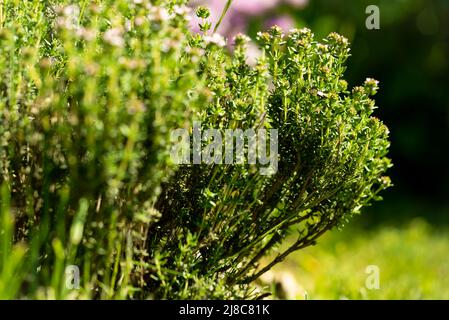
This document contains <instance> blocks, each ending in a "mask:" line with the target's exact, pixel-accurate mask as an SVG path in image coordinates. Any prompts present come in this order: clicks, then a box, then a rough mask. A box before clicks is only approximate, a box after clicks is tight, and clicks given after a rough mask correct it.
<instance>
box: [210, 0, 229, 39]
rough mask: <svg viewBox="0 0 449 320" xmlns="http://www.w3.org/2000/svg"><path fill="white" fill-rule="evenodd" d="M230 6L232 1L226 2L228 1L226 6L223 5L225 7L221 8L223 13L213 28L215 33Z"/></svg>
mask: <svg viewBox="0 0 449 320" xmlns="http://www.w3.org/2000/svg"><path fill="white" fill-rule="evenodd" d="M231 4H232V0H228V1H227V2H226V5H225V7H224V8H223V11H222V12H221V16H220V19H219V20H218V22H217V24H216V25H215V27H214V32H217V30H218V27H219V26H220V24H221V22H222V21H223V19H224V17H225V15H226V13H227V12H228V10H229V7H231Z"/></svg>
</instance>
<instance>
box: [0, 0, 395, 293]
mask: <svg viewBox="0 0 449 320" xmlns="http://www.w3.org/2000/svg"><path fill="white" fill-rule="evenodd" d="M61 2H62V1H55V2H54V3H51V2H50V1H47V2H40V1H27V2H21V3H20V4H19V5H13V4H11V3H10V2H6V4H4V5H3V7H2V9H3V12H5V14H3V15H2V20H1V21H0V42H1V46H0V53H1V54H0V74H1V78H0V171H1V175H0V184H1V186H2V189H1V190H2V192H1V197H0V202H1V210H0V212H1V215H0V217H1V220H2V223H1V225H0V228H1V231H2V232H1V233H0V244H1V247H0V297H6V298H12V297H24V296H26V297H31V298H36V297H37V298H70V297H71V298H147V297H153V298H255V297H257V295H258V293H257V292H256V291H254V288H253V287H252V285H251V283H252V282H253V280H255V279H257V278H258V277H259V276H260V275H261V274H263V273H264V272H265V271H267V270H268V269H270V268H271V267H272V266H273V265H274V264H276V263H278V262H280V261H282V260H283V258H285V257H286V255H288V254H289V253H291V252H293V251H295V250H298V249H301V248H304V247H306V246H309V245H312V244H314V243H315V241H316V239H317V238H318V237H319V236H320V235H322V234H323V233H324V232H326V231H327V230H330V229H332V228H333V227H336V226H341V225H343V224H344V223H345V222H346V221H348V219H349V218H350V217H351V216H352V215H354V214H358V213H359V212H360V209H361V208H362V207H363V206H366V205H368V204H369V203H370V201H371V200H373V199H374V200H376V199H378V198H379V196H378V194H379V192H380V191H382V190H383V189H385V188H386V187H388V186H389V184H390V182H389V179H388V178H386V177H383V174H384V172H385V171H386V170H387V168H388V167H389V166H390V161H389V160H388V159H387V158H386V157H385V156H386V154H387V151H388V146H389V142H388V139H387V137H388V130H387V128H386V127H385V126H384V125H383V124H382V123H381V122H380V121H379V120H377V119H376V118H374V117H372V116H371V115H372V112H373V110H374V109H375V103H374V101H373V100H372V99H371V98H370V96H371V95H373V94H374V93H375V92H376V91H377V82H376V81H375V80H372V79H368V80H367V81H366V82H365V84H364V85H363V86H361V87H356V88H354V89H353V90H352V91H348V89H347V84H346V82H345V81H344V80H343V79H342V76H343V73H344V70H345V67H344V63H345V61H346V59H347V57H348V55H349V49H348V43H347V40H346V39H344V38H343V37H341V36H339V35H337V34H331V35H329V36H328V37H327V38H326V39H325V40H324V42H323V43H318V42H317V41H315V40H314V39H313V35H312V33H311V32H310V31H309V30H306V29H303V30H292V31H290V32H289V33H288V34H283V32H282V31H281V30H280V29H279V28H276V27H275V28H272V29H271V30H270V31H269V32H267V33H260V34H259V37H258V38H259V39H258V41H259V43H260V47H261V50H262V56H261V57H260V58H259V59H258V60H257V63H256V64H255V65H254V66H250V65H248V64H247V62H246V61H247V54H246V49H245V48H246V45H247V42H248V39H247V38H246V37H244V36H238V37H237V38H236V39H235V48H234V52H233V54H230V53H229V52H228V50H227V49H226V48H224V47H223V46H224V39H222V38H221V37H220V36H219V35H217V34H209V33H208V32H209V31H208V30H209V29H210V26H211V24H210V23H207V21H206V19H207V14H205V13H203V14H202V16H203V17H202V18H203V19H204V20H205V21H204V22H203V23H202V25H203V28H202V30H203V31H204V33H203V34H202V35H191V34H190V33H189V31H188V28H187V20H188V17H187V16H186V14H187V11H188V9H187V8H186V7H184V6H183V5H184V4H185V3H184V1H176V2H177V4H176V5H175V4H173V3H172V2H171V1H155V3H152V4H151V3H150V2H148V1H124V0H121V1H106V0H105V1H99V2H97V4H93V3H92V4H89V3H88V2H82V3H81V5H80V6H77V5H74V4H69V5H63V4H62V3H61ZM3 17H4V18H3ZM193 121H200V122H201V125H202V127H203V128H218V129H221V130H225V129H248V128H253V129H258V128H265V129H270V128H275V129H277V130H278V132H279V146H278V147H279V150H278V151H279V156H278V161H279V165H278V170H277V172H276V173H275V174H272V175H261V174H260V172H259V170H258V169H259V168H258V165H249V164H240V165H237V164H236V165H224V164H223V165H205V164H203V165H181V166H176V165H175V164H174V163H173V161H172V159H171V158H170V156H169V155H170V147H171V145H170V133H171V132H172V131H173V130H176V129H178V128H189V127H191V125H192V123H193ZM246 147H247V146H246ZM292 234H294V235H295V236H296V241H294V242H293V243H292V245H291V247H290V248H289V249H288V250H287V251H286V252H281V253H279V255H278V256H277V257H276V258H275V259H274V261H272V262H271V263H269V264H267V265H264V266H261V265H259V264H260V261H261V258H262V257H264V256H266V255H267V254H268V253H270V251H271V250H272V249H274V248H276V246H277V245H278V244H280V243H281V242H282V241H283V240H285V239H286V237H287V236H289V235H292ZM67 266H76V267H77V268H79V270H80V276H81V278H80V279H79V282H80V287H79V288H75V289H77V290H73V286H72V287H71V286H68V285H67V274H66V273H65V272H64V271H65V270H66V268H67ZM72 280H73V279H72ZM76 280H77V279H74V281H75V282H76Z"/></svg>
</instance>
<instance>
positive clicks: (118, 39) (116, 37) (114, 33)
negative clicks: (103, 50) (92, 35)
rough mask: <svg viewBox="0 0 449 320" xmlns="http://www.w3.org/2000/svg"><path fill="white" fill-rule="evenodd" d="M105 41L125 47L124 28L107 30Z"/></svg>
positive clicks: (104, 36) (115, 45)
mask: <svg viewBox="0 0 449 320" xmlns="http://www.w3.org/2000/svg"><path fill="white" fill-rule="evenodd" d="M103 39H104V41H106V42H107V43H109V44H110V45H112V46H114V47H123V45H124V44H125V40H124V39H123V35H122V30H120V29H119V28H113V29H109V30H108V31H106V32H105V33H104V35H103Z"/></svg>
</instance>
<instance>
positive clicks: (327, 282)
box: [274, 219, 449, 300]
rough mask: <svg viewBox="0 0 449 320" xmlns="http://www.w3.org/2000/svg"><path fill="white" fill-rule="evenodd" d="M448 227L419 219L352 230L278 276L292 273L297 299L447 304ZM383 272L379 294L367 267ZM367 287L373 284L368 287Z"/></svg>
mask: <svg viewBox="0 0 449 320" xmlns="http://www.w3.org/2000/svg"><path fill="white" fill-rule="evenodd" d="M448 250H449V239H448V234H447V229H446V228H440V227H432V226H430V225H428V224H427V223H425V222H424V221H423V220H420V219H415V220H412V221H411V222H410V223H408V224H407V225H404V226H395V227H393V226H381V227H376V228H375V229H373V230H365V229H363V228H360V227H354V225H351V226H349V227H348V228H345V229H344V230H343V231H342V232H332V233H330V234H327V235H326V236H324V237H323V239H322V240H321V241H320V243H319V245H317V246H316V247H313V248H308V249H306V250H303V251H301V252H300V253H298V254H293V255H291V256H290V257H288V258H287V259H286V261H285V263H284V264H283V265H279V267H277V268H276V270H275V271H274V272H275V273H277V272H281V270H282V272H289V273H292V274H293V275H294V276H295V278H296V281H297V283H298V284H300V286H301V287H302V288H298V289H299V290H297V293H298V295H297V296H296V298H297V299H304V293H307V295H306V296H307V298H308V299H369V300H376V299H389V300H397V299H405V300H408V299H410V300H422V299H437V300H439V299H449V286H448V284H449V262H448V260H447V252H448ZM372 265H374V266H377V267H378V268H379V269H378V270H379V289H371V290H370V289H369V288H367V287H366V282H367V278H368V277H369V276H370V274H372V273H369V272H368V273H367V267H368V266H372ZM368 283H369V282H368Z"/></svg>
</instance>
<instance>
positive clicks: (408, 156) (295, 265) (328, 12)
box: [193, 0, 449, 299]
mask: <svg viewBox="0 0 449 320" xmlns="http://www.w3.org/2000/svg"><path fill="white" fill-rule="evenodd" d="M225 3H226V1H225V0H209V1H194V5H198V4H203V5H206V6H208V7H209V8H210V9H211V11H212V15H211V19H212V21H217V20H218V18H219V16H220V14H221V12H222V10H223V7H224V5H225ZM369 5H376V6H377V7H378V8H379V10H380V29H379V30H368V29H367V28H366V25H365V21H366V19H367V18H368V17H369V15H370V14H369V13H366V9H367V7H368V6H369ZM275 24H277V25H279V26H280V27H282V28H283V29H285V30H288V29H290V28H292V27H298V28H301V27H309V28H310V29H312V31H313V32H314V33H315V35H316V37H317V39H322V38H324V37H325V36H326V35H327V34H329V33H330V32H332V31H337V32H339V33H340V34H342V35H344V36H346V37H347V38H348V39H349V40H350V41H351V43H352V57H351V58H350V60H349V61H348V64H347V66H348V69H347V72H346V80H348V82H349V84H350V85H351V86H354V85H358V84H361V83H363V81H364V79H365V78H366V77H372V78H375V79H377V80H379V81H380V86H381V90H380V91H379V93H378V94H377V96H376V101H377V105H378V106H379V109H377V110H376V116H377V117H379V118H380V119H382V120H383V121H384V122H385V123H386V124H387V125H388V127H389V128H390V131H391V143H392V145H391V152H390V157H391V158H392V159H393V163H394V167H393V168H392V169H391V170H390V172H389V175H390V176H391V178H392V180H393V182H394V184H395V186H394V187H393V188H391V189H390V190H388V191H386V192H384V194H383V196H384V201H382V202H379V203H376V204H374V205H373V206H372V207H370V208H367V209H366V210H365V212H364V214H363V215H361V216H360V217H358V218H357V219H355V221H353V222H352V223H351V224H350V225H349V226H347V227H345V228H344V229H343V230H341V231H337V230H336V231H334V232H332V233H330V234H328V235H325V236H324V237H323V239H322V240H321V241H319V243H318V245H317V246H315V247H313V248H308V249H306V250H302V251H300V252H297V253H295V254H294V255H292V256H291V257H290V258H289V259H287V261H286V262H285V263H284V264H282V265H281V266H279V267H278V268H277V269H276V270H275V271H274V272H272V273H270V274H268V275H267V277H266V278H265V281H267V283H277V285H276V286H274V287H273V290H275V289H276V288H277V295H278V297H280V298H290V299H304V298H305V299H449V1H448V0H357V1H347V0H234V1H233V3H232V5H231V7H230V9H229V12H228V14H227V15H226V17H225V19H224V21H223V23H222V24H221V26H220V29H219V30H218V31H219V32H220V33H221V34H223V35H225V36H227V37H229V38H231V37H232V36H234V35H235V34H237V33H239V32H242V33H246V34H248V35H249V36H251V37H253V38H255V35H256V33H257V32H258V31H259V30H263V29H267V28H269V27H270V26H272V25H275ZM193 28H195V22H193ZM252 50H254V54H256V52H255V51H256V48H252ZM372 265H374V266H376V267H378V269H379V276H380V281H379V284H380V286H379V289H369V288H368V287H369V286H368V287H367V285H366V284H367V279H368V277H369V276H370V273H369V272H368V271H369V270H371V269H370V268H369V266H372ZM367 268H368V269H367ZM367 272H368V273H367Z"/></svg>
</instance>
